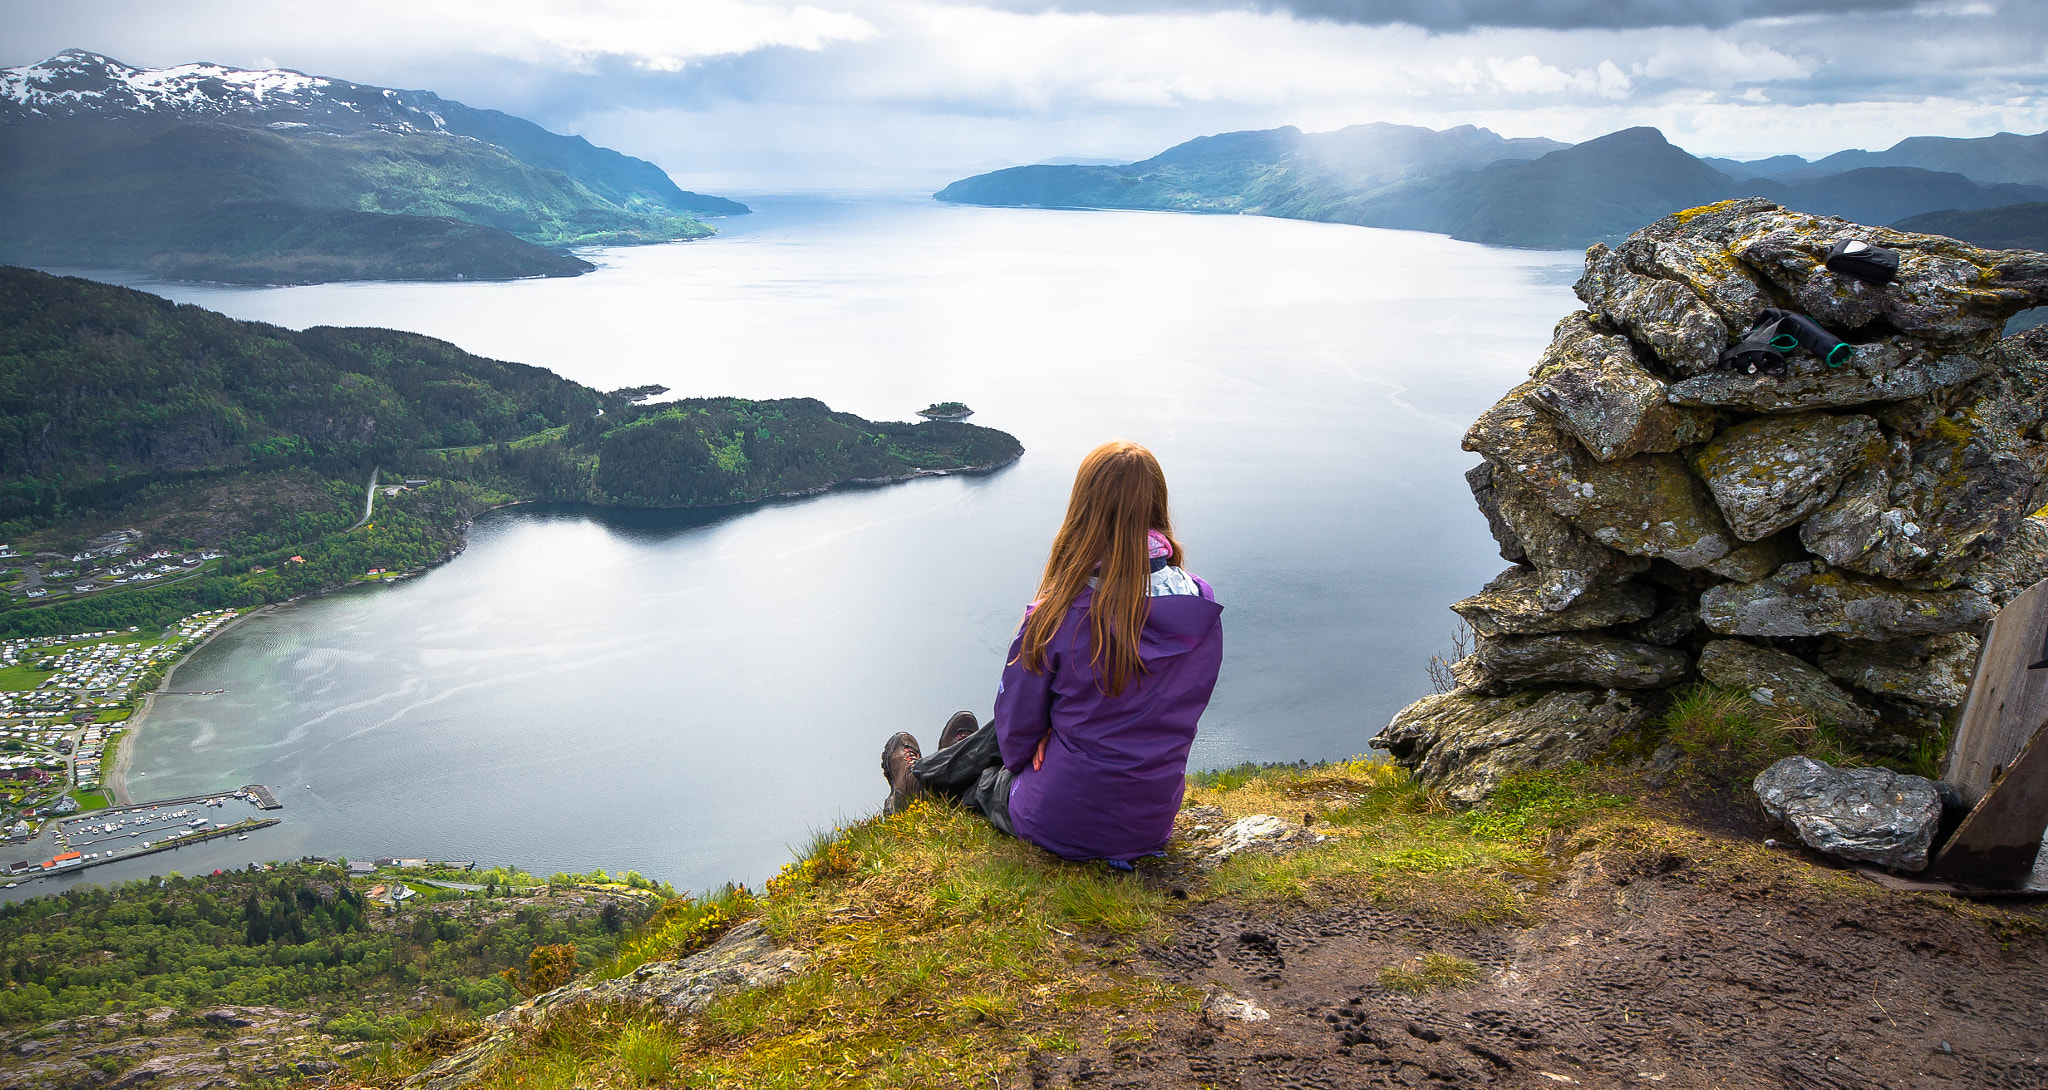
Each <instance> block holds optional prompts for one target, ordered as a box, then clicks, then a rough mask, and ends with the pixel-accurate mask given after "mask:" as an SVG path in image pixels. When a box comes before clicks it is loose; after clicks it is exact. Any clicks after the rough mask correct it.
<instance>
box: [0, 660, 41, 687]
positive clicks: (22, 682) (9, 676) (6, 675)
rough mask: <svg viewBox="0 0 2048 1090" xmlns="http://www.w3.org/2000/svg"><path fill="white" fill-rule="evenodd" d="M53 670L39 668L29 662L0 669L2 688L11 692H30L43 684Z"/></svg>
mask: <svg viewBox="0 0 2048 1090" xmlns="http://www.w3.org/2000/svg"><path fill="white" fill-rule="evenodd" d="M52 672H53V671H50V670H38V669H36V668H35V667H33V666H30V665H28V664H27V663H22V664H20V665H16V666H9V667H7V668H5V669H0V689H4V690H7V691H9V692H17V693H20V692H28V691H29V690H31V689H34V688H35V687H36V686H38V685H41V684H42V683H43V682H44V681H45V680H46V679H48V678H49V676H50V674H51V673H52Z"/></svg>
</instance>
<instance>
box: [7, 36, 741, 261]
mask: <svg viewBox="0 0 2048 1090" xmlns="http://www.w3.org/2000/svg"><path fill="white" fill-rule="evenodd" d="M0 197H4V198H5V199H4V200H0V261H8V262H14V263H19V264H37V265H88V266H92V265H96V266H108V265H125V266H137V267H142V268H148V269H154V270H156V271H158V272H162V273H164V274H166V275H199V274H198V273H197V272H195V271H194V270H200V269H209V270H212V271H213V274H214V275H215V276H218V277H219V278H223V279H231V280H237V281H241V282H254V283H304V282H309V281H310V280H318V279H323V278H329V279H331V278H350V279H453V278H456V277H469V278H496V277H505V276H561V275H575V274H576V273H579V272H583V271H587V270H588V269H590V268H592V267H593V266H591V265H590V264H589V263H588V262H584V261H581V260H580V259H576V258H573V257H570V256H567V255H565V254H562V253H560V252H559V250H560V249H561V248H563V247H567V246H579V245H600V244H617V243H633V242H659V241H668V240H672V239H687V238H697V237H702V236H704V235H708V234H711V233H712V230H711V228H710V227H708V226H707V225H705V224H704V223H702V222H701V221H700V220H699V219H698V218H697V217H698V216H700V215H707V214H725V215H738V214H743V213H745V212H746V211H747V208H746V206H745V205H742V204H739V203H737V202H734V201H728V200H725V199H724V198H721V197H711V196H705V195H703V194H697V193H690V192H687V191H685V190H682V189H680V188H678V187H677V186H676V185H675V183H674V182H673V181H671V180H670V179H669V177H668V175H667V174H665V173H663V172H662V170H661V169H660V168H659V167H656V166H655V165H654V164H652V163H648V162H645V161H643V160H640V159H635V158H632V157H631V156H627V155H623V154H621V153H619V152H616V151H613V150H611V149H609V148H600V147H595V146H593V145H591V144H590V143H589V142H588V141H586V140H584V139H583V138H581V137H575V136H563V135H560V134H557V133H552V132H549V131H547V130H546V129H543V128H541V127H540V126H538V125H535V124H533V123H532V122H530V121H526V120H523V119H521V118H517V117H513V116H511V115H509V114H504V113H501V112H498V111H495V110H478V109H473V108H471V107H469V106H466V105H464V104H462V103H460V102H455V101H452V100H449V99H444V98H441V97H440V96H438V95H435V94H433V93H432V92H428V91H400V90H394V89H390V88H379V87H370V86H366V85H363V84H356V83H350V82H348V81H346V80H338V79H331V78H327V77H320V76H309V75H306V74H304V73H300V72H293V71H288V70H283V69H274V70H267V71H249V70H243V69H236V68H228V67H224V66H221V65H214V64H185V65H176V66H173V67H169V68H161V69H143V68H137V67H135V66H132V65H127V64H123V63H121V62H119V61H115V60H113V59H111V58H108V57H105V56H102V55H100V54H97V53H91V52H87V51H85V50H66V51H65V52H63V53H60V54H58V55H57V56H55V57H51V58H49V59H47V60H44V61H40V62H37V63H35V64H28V65H20V66H16V67H13V68H0ZM336 212H348V213H360V214H363V215H367V216H390V217H398V218H401V219H403V220H404V222H402V223H400V222H393V223H391V224H389V225H387V226H385V227H378V226H377V225H375V224H374V223H372V222H371V221H368V220H364V219H362V218H361V216H356V217H341V218H337V217H335V216H333V215H331V213H336ZM382 238H391V239H403V240H404V241H405V245H404V247H402V249H394V250H392V251H390V252H389V253H386V252H384V251H382V250H380V248H379V244H378V240H379V239H382Z"/></svg>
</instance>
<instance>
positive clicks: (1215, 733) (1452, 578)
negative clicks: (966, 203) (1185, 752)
mask: <svg viewBox="0 0 2048 1090" xmlns="http://www.w3.org/2000/svg"><path fill="white" fill-rule="evenodd" d="M749 203H751V204H753V205H754V207H755V208H757V209H759V211H758V212H757V213H756V214H755V215H752V216H747V217H742V218H739V219H733V220H727V221H724V222H722V223H721V224H720V228H721V231H722V234H721V235H720V236H719V237H717V238H715V239H711V240H707V241H702V242H695V243H688V244H680V245H671V246H658V247H642V248H631V249H619V250H607V251H603V252H601V253H599V254H597V255H594V259H595V260H598V261H599V262H600V263H601V264H602V266H603V268H602V269H601V270H600V271H598V272H596V273H593V274H590V275H588V276H584V277H580V278H577V279H573V280H539V281H524V282H516V283H506V284H345V285H324V286H315V287H303V288H278V289H235V288H223V287H210V286H199V285H189V284H162V283H154V282H149V281H144V280H139V279H130V280H127V281H124V282H127V283H132V284H135V285H136V286H138V287H142V288H144V289H145V290H150V291H155V292H159V293H161V294H164V295H167V296H169V297H171V298H173V299H175V300H177V301H179V302H190V303H198V304H200V305H202V306H206V307H210V308H213V309H217V310H221V311H225V312H226V313H228V314H230V315H233V316H235V317H238V318H248V319H258V320H262V321H268V322H275V323H278V324H281V325H285V326H291V327H294V328H303V327H306V326H310V325H321V324H326V325H376V326H390V327H396V328H401V329H411V330H417V331H420V332H423V333H428V334H431V335H434V336H438V337H444V338H447V339H448V340H451V341H453V342H455V343H456V344H459V345H461V346H462V347H464V348H466V349H469V350H470V351H473V352H477V353H480V354H483V355H487V356H494V357H498V358H502V359H512V360H519V361H522V362H526V363H533V364H539V365H542V366H545V367H550V368H553V369H554V370H556V371H558V372H560V373H561V374H564V375H566V376H568V377H570V378H573V379H576V380H578V381H580V382H585V383H588V384H590V385H593V386H597V387H600V388H604V389H610V388H614V387H619V386H626V385H639V384H643V383H651V382H658V383H662V384H664V385H667V386H669V387H671V388H673V390H674V391H675V393H676V395H678V396H685V395H719V394H732V395H740V396H745V397H755V398H769V397H791V396H804V397H816V398H819V399H821V400H823V401H825V402H827V403H828V404H830V405H831V406H832V407H833V408H835V409H842V410H847V411H851V412H855V413H859V414H860V415H862V416H866V417H870V418H878V419H904V418H907V417H908V416H909V414H910V413H911V412H912V411H913V410H915V409H918V408H921V407H923V406H924V405H925V404H927V403H929V402H932V401H935V400H948V399H958V400H962V401H965V402H967V403H969V404H970V405H972V406H974V407H975V408H976V410H978V411H977V415H976V416H975V418H974V420H975V422H976V423H980V424H987V425H989V426H992V427H997V428H1001V429H1003V430H1006V431H1009V432H1011V433H1013V434H1015V435H1016V436H1017V437H1018V438H1019V439H1021V440H1022V441H1023V443H1024V445H1025V447H1026V449H1027V453H1026V455H1025V457H1024V459H1023V460H1022V461H1021V462H1019V463H1018V464H1016V465H1014V466H1012V467H1010V468H1008V469H1006V470H1003V471H1001V472H999V473H996V474H994V475H992V476H989V477H985V478H980V479H972V480H969V479H957V478H956V479H944V480H927V481H918V482H911V483H907V484H902V485H895V486H890V487H885V488H871V489H861V490H849V491H842V492H836V493H833V494H830V495H826V496H822V497H818V498H814V499H809V500H804V501H801V502H791V503H777V504H769V505H763V506H757V507H751V508H742V509H730V510H723V511H718V512H715V513H705V512H686V513H649V512H606V511H595V510H591V509H586V508H573V507H520V508H512V509H507V510H504V511H500V512H496V513H494V514H492V515H489V516H486V517H485V518H483V519H481V520H480V521H479V522H478V523H477V525H476V528H475V531H474V533H473V534H472V536H471V539H470V545H469V549H468V551H467V552H465V553H464V554H463V555H462V556H461V557H460V558H458V559H457V560H455V561H454V562H453V563H451V564H448V565H446V566H443V567H441V568H438V569H436V570H434V571H432V572H430V573H428V574H426V575H424V576H422V577H419V578H416V579H412V580H408V581H405V582H402V583H399V584H394V585H391V586H387V587H379V588H366V589H362V590H355V591H349V592H345V593H340V594H335V595H331V596H327V597H324V598H319V599H314V600H309V601H305V602H300V603H296V604H293V605H290V606H286V607H283V608H281V609H278V610H276V611H275V612H273V613H270V614H268V615H266V616H262V617H259V618H256V619H254V620H252V621H249V622H246V623H244V624H242V625H240V626H239V627H237V628H235V629H233V630H231V631H230V632H229V633H227V634H226V635H224V636H223V637H221V638H220V639H217V640H216V641H215V642H214V643H212V644H211V645H209V646H208V647H207V648H205V649H204V650H203V651H201V652H200V653H198V654H197V655H196V656H194V657H193V658H192V659H191V660H190V661H188V662H187V663H186V665H185V666H183V667H182V668H181V669H180V671H179V673H178V675H177V681H178V688H180V689H214V688H224V689H228V690H230V693H229V695H227V696H219V697H170V698H164V699H162V700H159V702H158V706H157V712H156V713H153V715H152V717H151V719H150V721H149V724H148V726H147V728H146V729H145V730H143V731H142V732H141V735H140V737H139V739H137V741H136V742H135V743H134V744H135V745H136V746H137V749H136V766H135V767H136V769H137V772H138V774H137V775H135V776H134V777H132V778H131V780H130V786H131V790H132V791H133V792H134V794H135V795H136V797H138V798H160V797H167V796H173V795H183V794H188V793H192V792H198V791H205V790H212V789H216V788H221V787H232V786H235V785H239V784H243V783H251V782H261V783H268V784H270V785H272V786H273V787H275V788H276V789H277V792H278V795H279V796H280V798H282V799H283V801H284V802H285V803H286V806H287V809H286V810H285V811H284V812H283V815H282V816H283V817H285V818H286V819H287V820H286V824H284V825H283V826H280V827H279V828H276V829H272V830H268V831H266V832H264V833H261V834H258V835H257V836H253V837H251V838H250V840H249V841H247V842H229V843H228V844H225V845H219V846H209V847H202V848H194V849H187V850H186V851H184V852H180V853H175V854H173V855H170V856H164V857H157V858H156V859H153V860H143V861H138V862H137V863H135V864H128V865H123V866H122V867H115V868H106V869H103V870H101V871H98V872H94V874H93V877H94V878H95V879H96V880H101V881H105V880H110V879H120V878H126V877H133V876H135V875H136V874H146V873H154V872H162V871H165V870H167V869H171V868H178V869H182V870H185V871H187V872H189V871H192V870H196V869H201V868H202V867H204V868H210V867H212V866H220V865H225V864H229V863H234V862H241V861H246V860H247V859H248V858H251V857H254V858H284V857H291V856H296V855H299V854H302V853H308V852H311V853H319V854H346V855H350V856H357V857H362V856H371V855H379V856H381V855H416V856H426V857H429V858H463V859H479V860H486V861H509V862H513V863H517V864H520V865H522V866H525V867H526V868H528V869H530V870H533V871H536V872H539V873H543V874H545V873H548V872H552V871H555V870H562V869H568V870H579V871H581V870H588V869H590V868H592V867H605V868H607V869H624V868H633V869H638V870H640V871H643V872H645V873H648V874H650V875H654V876H657V877H662V878H667V879H670V880H672V881H674V882H675V883H676V884H677V885H678V886H682V887H694V888H702V887H705V886H708V885H712V884H716V883H718V882H721V881H725V880H728V879H733V880H745V881H749V882H755V883H758V882H759V881H760V880H761V879H763V878H765V877H767V876H768V875H770V874H772V873H773V872H774V871H775V870H776V869H777V868H778V867H779V866H780V865H781V864H782V863H784V862H786V861H787V859H788V858H789V848H790V846H791V845H792V844H796V843H800V842H801V841H802V840H804V839H805V838H806V836H807V835H808V833H809V832H811V831H812V830H815V829H819V828H823V827H830V826H831V825H833V824H834V823H836V822H839V821H841V820H844V819H849V818H854V817H858V816H861V815H864V814H866V813H868V812H871V811H872V810H873V809H874V808H875V806H876V805H877V804H878V803H879V802H880V801H881V797H882V795H883V790H884V789H883V784H882V780H881V776H880V774H879V771H878V766H877V754H878V753H879V752H880V749H881V743H882V740H883V738H885V737H886V736H887V735H888V734H889V733H890V732H892V731H895V730H899V729H910V730H913V731H915V732H917V733H919V735H920V736H921V737H923V738H925V739H926V740H927V741H929V740H930V737H931V736H932V735H933V734H935V733H936V732H937V728H938V726H939V725H940V724H941V723H942V722H943V721H944V719H945V717H946V716H947V715H948V714H949V713H951V712H953V711H954V710H956V709H959V708H969V709H973V710H975V711H976V712H977V713H980V714H983V715H985V714H986V713H987V709H988V708H989V706H990V703H991V701H992V699H993V695H994V689H995V682H996V676H997V673H998V671H999V670H1000V668H1001V664H1002V657H1003V653H1004V651H1005V649H1006V648H1007V646H1008V644H1009V640H1010V637H1011V635H1012V632H1013V630H1014V627H1015V625H1016V623H1017V620H1018V617H1019V615H1020V612H1021V609H1022V606H1023V603H1024V601H1025V600H1026V599H1027V598H1028V597H1029V595H1030V592H1031V590H1032V587H1033V585H1034V583H1035V581H1036V576H1037V572H1038V569H1039V567H1040V566H1041V565H1042V563H1043V561H1044V554H1045V548H1046V545H1047V543H1048V541H1049V539H1050V535H1051V533H1052V530H1053V529H1054V527H1055V525H1056V524H1057V521H1058V518H1059V515H1060V512H1061V510H1062V508H1063V505H1064V502H1065V497H1066V490H1067V487H1068V484H1069V483H1070V481H1071V476H1072V473H1073V470H1074V467H1075V465H1076V464H1077V462H1078V460H1079V458H1080V456H1081V454H1082V453H1083V452H1085V451H1086V450H1087V449H1088V448H1090V447H1092V446H1094V445H1095V444H1097V443H1099V442H1101V441H1103V440H1105V439H1110V438H1119V437H1121V438H1129V439H1134V440H1137V441H1139V442H1142V443H1145V444H1147V445H1148V446H1150V447H1151V448H1152V449H1153V450H1154V451H1156V452H1157V453H1158V454H1159V456H1160V458H1161V459H1162V460H1163V462H1164V463H1165V465H1166V468H1167V473H1168V476H1169V479H1170V480H1171V482H1172V485H1173V490H1174V491H1173V498H1174V505H1175V518H1176V521H1177V525H1178V527H1179V530H1180V533H1181V535H1182V537H1183V538H1184V540H1185V542H1186V544H1187V546H1188V553H1189V558H1190V560H1189V566H1190V567H1191V568H1192V569H1193V570H1195V571H1197V572H1199V573H1200V574H1202V575H1204V576H1206V577H1208V578H1209V579H1210V580H1211V581H1212V582H1214V583H1215V584H1216V586H1217V588H1218V591H1219V593H1220V596H1221V598H1222V600H1223V602H1224V603H1225V605H1226V607H1227V610H1226V612H1225V614H1224V624H1225V631H1226V661H1225V666H1224V673H1223V678H1222V681H1221V684H1220V685H1219V687H1218V689H1217V693H1216V699H1215V702H1214V704H1213V705H1212V706H1211V708H1210V711H1209V714H1208V715H1207V717H1206V718H1205V719H1204V720H1203V723H1202V733H1201V737H1200V739H1199V740H1198V742H1197V743H1196V747H1195V751H1194V762H1195V764H1196V765H1197V766H1198V767H1215V766H1225V765H1231V764H1235V763H1237V762H1240V761H1247V760H1255V761H1292V760H1295V759H1298V758H1307V759H1318V758H1330V757H1342V756H1346V755H1350V754H1354V753H1359V752H1362V751H1364V750H1365V749H1366V748H1367V745H1366V740H1367V739H1368V738H1369V737H1371V735H1372V734H1373V733H1374V732H1375V731H1376V730H1377V729H1378V728H1379V727H1380V726H1382V725H1384V724H1385V722H1386V721H1387V719H1388V718H1389V717H1390V716H1391V715H1392V714H1393V712H1394V711H1396V710H1397V709H1399V708H1400V707H1401V706H1402V705H1403V704H1405V703H1407V702H1408V701H1410V700H1412V699H1414V698H1415V697H1417V696H1419V695H1421V694H1423V693H1425V692H1427V691H1428V682H1427V679H1426V677H1425V676H1424V673H1423V665H1424V663H1425V662H1426V660H1427V659H1428V657H1429V655H1430V654H1431V653H1432V652H1434V651H1438V650H1442V649H1443V648H1444V646H1445V644H1446V642H1447V638H1448V634H1449V632H1450V630H1451V627H1452V625H1453V623H1454V620H1455V618H1454V617H1453V616H1452V615H1451V614H1450V613H1449V612H1448V611H1446V610H1445V608H1444V606H1445V604H1446V603H1448V602H1450V601H1452V600H1455V599H1456V598H1458V597H1461V596H1463V595H1465V594H1468V593H1470V592H1471V591H1473V590H1474V589H1476V588H1477V586H1478V585H1479V583H1481V582H1482V581H1484V580H1485V579H1486V578H1488V577H1490V576H1491V575H1493V574H1494V573H1495V572H1497V571H1498V570H1499V569H1500V568H1501V567H1502V566H1503V565H1502V563H1501V561H1500V559H1499V558H1498V556H1497V555H1495V554H1494V552H1493V550H1492V548H1491V542H1490V539H1489V538H1488V537H1487V534H1486V530H1485V526H1484V523H1483V521H1482V520H1481V518H1480V516H1479V515H1478V514H1477V512H1476V511H1475V510H1474V509H1473V506H1472V503H1471V501H1470V499H1469V496H1468V493H1467V492H1466V490H1465V487H1464V484H1463V481H1462V480H1461V479H1460V473H1461V472H1462V471H1463V470H1464V469H1465V468H1466V467H1467V466H1469V465H1471V464H1473V462H1474V461H1475V460H1476V457H1475V456H1473V455H1469V454H1465V453H1462V452H1461V451H1460V450H1459V449H1458V439H1459V436H1460V435H1461V433H1462V432H1463V430H1464V427H1465V425H1466V424H1467V423H1468V422H1469V421H1470V420H1471V419H1472V418H1473V417H1474V416H1475V415H1477V414H1478V412H1479V411H1480V410H1482V409H1484V408H1485V407H1486V406H1487V405H1488V404H1490V403H1491V402H1492V400H1493V399H1495V398H1497V397H1498V396H1499V395H1500V393H1501V392H1502V391H1504V390H1505V389H1506V388H1507V387H1508V386H1510V385H1511V384H1512V383H1513V382H1515V381H1516V380H1518V379H1519V377H1520V376H1521V375H1523V374H1524V373H1525V372H1526V371H1527V369H1528V368H1529V366H1530V365H1531V364H1532V363H1533V362H1534V361H1535V359H1536V356H1537V355H1538V353H1539V352H1540V351H1541V349H1542V347H1543V346H1544V344H1545V343H1546V342H1547V340H1548V337H1549V332H1550V327H1551V325H1552V324H1553V323H1554V322H1555V321H1556V320H1557V319H1558V318H1559V317H1561V316H1562V315H1563V314H1565V313H1566V312H1567V311H1569V310H1570V309H1572V308H1573V307H1574V305H1575V303H1574V301H1573V300H1572V298H1571V294H1570V290H1569V288H1568V284H1569V282H1570V280H1571V279H1572V277H1573V275H1574V274H1575V272H1576V270H1577V267H1578V264H1579V258H1578V255H1576V254H1557V253H1532V252H1527V251H1510V250H1495V249H1488V248H1484V247H1479V246H1473V245H1468V244H1465V243H1458V242H1452V241H1449V240H1446V239H1443V238H1440V237H1436V236H1430V235H1422V234H1414V233H1407V232H1393V231H1378V230H1369V229H1364V228H1356V227H1346V226H1333V225H1325V224H1311V223H1295V222H1289V221H1285V220H1271V219H1258V218H1253V217H1220V216H1219V217H1198V216H1179V215H1155V214H1143V213H1090V212H1053V211H1030V210H1009V209H983V208H963V207H954V206H948V205H942V204H938V203H935V202H931V201H922V200H920V201H910V200H903V201H886V200H862V201H845V202H835V201H829V200H819V199H801V200H799V199H776V198H752V199H750V200H749ZM259 845H260V847H259ZM252 849H254V850H252ZM129 868H133V871H134V873H133V874H130V873H127V871H128V869H129ZM27 891H28V890H26V889H25V890H24V891H23V892H27Z"/></svg>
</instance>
